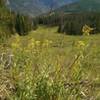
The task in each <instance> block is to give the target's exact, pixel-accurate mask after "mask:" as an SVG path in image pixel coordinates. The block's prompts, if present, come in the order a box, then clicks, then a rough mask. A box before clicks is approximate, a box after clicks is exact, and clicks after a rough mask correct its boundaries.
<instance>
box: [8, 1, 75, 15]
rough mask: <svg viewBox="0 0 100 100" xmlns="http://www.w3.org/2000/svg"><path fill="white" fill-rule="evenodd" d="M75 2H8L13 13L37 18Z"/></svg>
mask: <svg viewBox="0 0 100 100" xmlns="http://www.w3.org/2000/svg"><path fill="white" fill-rule="evenodd" d="M75 1H77V0H7V2H9V3H7V4H8V5H7V6H8V7H9V8H11V9H12V10H13V11H17V12H20V13H23V14H28V15H31V16H37V15H40V14H42V13H46V12H49V11H50V10H51V9H56V8H59V7H61V6H63V5H65V4H69V3H72V2H75Z"/></svg>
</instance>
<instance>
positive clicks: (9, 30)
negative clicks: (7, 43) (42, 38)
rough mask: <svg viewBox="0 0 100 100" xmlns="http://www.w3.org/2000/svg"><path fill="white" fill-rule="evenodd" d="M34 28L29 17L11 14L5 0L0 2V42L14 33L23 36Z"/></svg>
mask: <svg viewBox="0 0 100 100" xmlns="http://www.w3.org/2000/svg"><path fill="white" fill-rule="evenodd" d="M36 27H37V26H36V22H35V21H34V20H33V19H32V18H31V17H29V16H25V15H22V14H18V13H16V12H12V11H11V10H10V9H8V8H7V7H6V5H5V0H0V37H2V38H0V40H4V39H5V38H7V37H10V36H11V35H12V34H15V33H18V34H20V35H25V34H27V33H28V32H29V31H31V30H34V29H36Z"/></svg>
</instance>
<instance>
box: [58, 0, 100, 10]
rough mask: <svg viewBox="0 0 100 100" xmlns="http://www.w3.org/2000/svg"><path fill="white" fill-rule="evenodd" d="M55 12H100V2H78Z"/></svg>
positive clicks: (92, 0)
mask: <svg viewBox="0 0 100 100" xmlns="http://www.w3.org/2000/svg"><path fill="white" fill-rule="evenodd" d="M57 10H58V11H64V12H88V11H89V12H100V1H99V0H79V1H77V2H75V3H72V4H69V5H65V6H63V7H61V8H59V9H57Z"/></svg>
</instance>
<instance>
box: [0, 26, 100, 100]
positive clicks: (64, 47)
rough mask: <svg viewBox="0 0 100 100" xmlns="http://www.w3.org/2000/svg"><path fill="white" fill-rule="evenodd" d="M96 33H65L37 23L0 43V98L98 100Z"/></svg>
mask: <svg viewBox="0 0 100 100" xmlns="http://www.w3.org/2000/svg"><path fill="white" fill-rule="evenodd" d="M99 45H100V35H92V36H76V37H75V36H68V35H63V34H58V33H57V27H52V28H47V27H39V28H38V29H37V30H36V31H32V32H30V33H29V35H27V36H19V35H15V36H13V37H11V38H10V39H9V40H8V41H7V42H5V43H4V44H1V45H0V48H1V49H0V98H1V100H2V99H7V100H88V99H89V100H90V99H93V100H99V98H100V61H99V59H100V46H99Z"/></svg>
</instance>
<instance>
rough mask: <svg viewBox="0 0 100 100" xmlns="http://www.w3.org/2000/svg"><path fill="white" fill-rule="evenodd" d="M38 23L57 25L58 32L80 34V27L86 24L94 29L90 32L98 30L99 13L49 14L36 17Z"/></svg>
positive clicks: (99, 27) (99, 30)
mask: <svg viewBox="0 0 100 100" xmlns="http://www.w3.org/2000/svg"><path fill="white" fill-rule="evenodd" d="M37 19H38V22H39V24H43V25H47V26H56V25H57V26H59V28H58V32H60V33H65V34H69V35H81V34H82V28H83V26H84V25H85V24H86V25H88V26H90V27H92V28H94V30H93V31H92V32H91V34H95V33H98V32H100V13H91V12H84V13H73V14H64V13H61V15H59V14H55V13H52V14H49V15H44V16H42V17H41V16H40V17H38V18H37Z"/></svg>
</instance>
